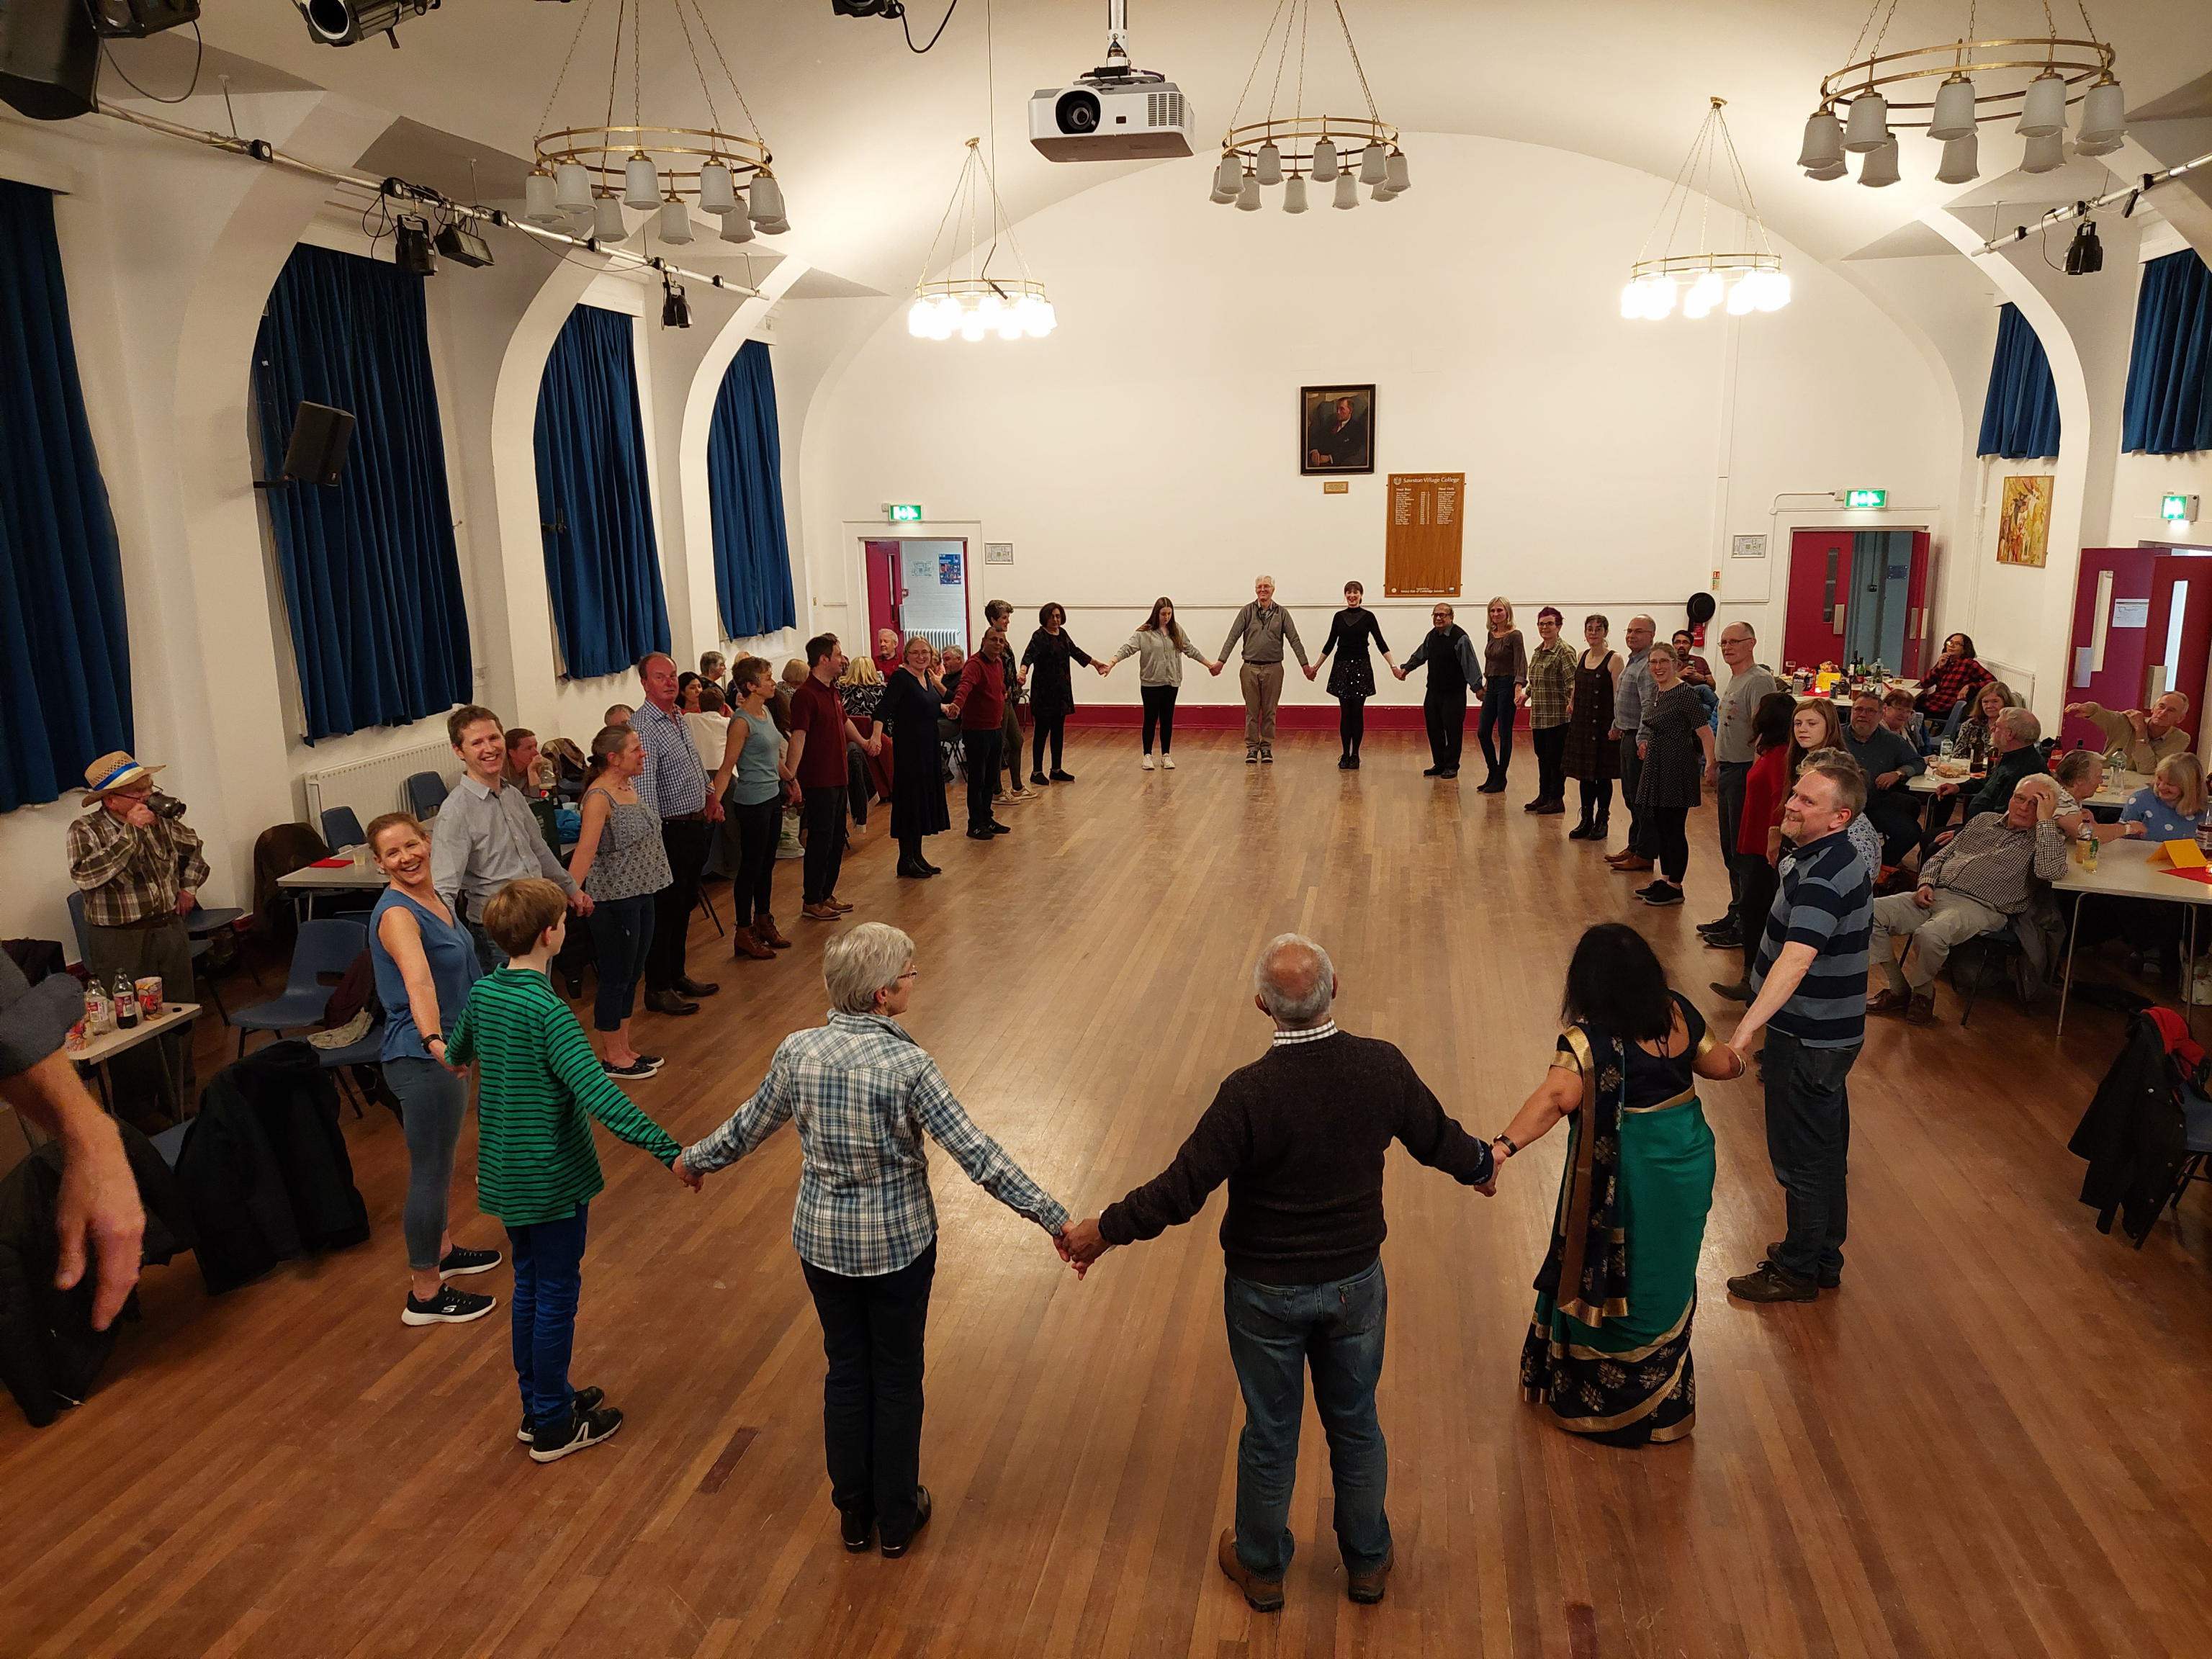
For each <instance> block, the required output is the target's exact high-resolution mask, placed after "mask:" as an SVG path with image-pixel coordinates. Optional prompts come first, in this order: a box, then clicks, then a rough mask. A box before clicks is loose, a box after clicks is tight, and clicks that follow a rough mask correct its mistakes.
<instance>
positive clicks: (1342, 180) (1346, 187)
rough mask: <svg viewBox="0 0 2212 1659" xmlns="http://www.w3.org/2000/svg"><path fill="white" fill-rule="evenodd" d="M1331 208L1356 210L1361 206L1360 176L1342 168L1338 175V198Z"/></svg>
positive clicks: (1331, 204)
mask: <svg viewBox="0 0 2212 1659" xmlns="http://www.w3.org/2000/svg"><path fill="white" fill-rule="evenodd" d="M1329 205H1330V206H1331V207H1340V208H1356V207H1358V205H1359V175H1358V174H1357V173H1353V172H1352V171H1351V170H1350V169H1349V168H1340V169H1339V170H1338V172H1337V175H1336V197H1335V199H1334V201H1332V202H1331V203H1330V204H1329Z"/></svg>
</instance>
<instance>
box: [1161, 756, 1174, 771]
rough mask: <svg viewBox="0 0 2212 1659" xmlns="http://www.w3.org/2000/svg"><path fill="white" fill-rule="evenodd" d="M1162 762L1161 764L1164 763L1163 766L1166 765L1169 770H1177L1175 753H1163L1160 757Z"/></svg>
mask: <svg viewBox="0 0 2212 1659" xmlns="http://www.w3.org/2000/svg"><path fill="white" fill-rule="evenodd" d="M1160 764H1161V765H1163V766H1164V767H1166V768H1167V769H1168V770H1169V771H1170V772H1172V771H1174V770H1175V757H1174V756H1173V755H1163V756H1161V757H1160Z"/></svg>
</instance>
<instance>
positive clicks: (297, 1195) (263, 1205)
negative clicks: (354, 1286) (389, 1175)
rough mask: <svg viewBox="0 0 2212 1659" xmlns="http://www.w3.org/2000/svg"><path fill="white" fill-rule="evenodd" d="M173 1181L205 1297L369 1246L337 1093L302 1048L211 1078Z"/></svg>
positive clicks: (292, 1046) (287, 1047)
mask: <svg viewBox="0 0 2212 1659" xmlns="http://www.w3.org/2000/svg"><path fill="white" fill-rule="evenodd" d="M177 1181H178V1183H179V1185H180V1186H181V1187H182V1188H183V1189H184V1194H185V1203H186V1204H187V1205H189V1206H191V1213H192V1219H193V1221H194V1223H195V1224H196V1225H197V1228H198V1231H199V1240H200V1242H199V1259H200V1276H201V1277H202V1278H204V1279H206V1281H207V1287H208V1291H209V1292H210V1294H216V1293H219V1292H221V1291H228V1290H230V1289H233V1288H234V1287H235V1286H237V1285H243V1284H245V1283H246V1281H247V1280H248V1279H257V1278H258V1277H259V1276H260V1275H261V1274H263V1273H267V1272H268V1271H269V1269H270V1268H271V1267H275V1266H276V1263H278V1262H279V1261H289V1260H291V1259H292V1258H293V1257H295V1256H299V1255H306V1254H307V1252H308V1251H310V1250H333V1249H343V1248H344V1247H345V1246H347V1245H349V1244H358V1243H361V1242H362V1240H363V1239H365V1238H367V1237H368V1206H367V1205H366V1204H364V1203H363V1202H362V1196H361V1193H360V1191H359V1189H358V1188H356V1187H355V1186H354V1184H353V1160H352V1159H351V1158H349V1157H348V1156H347V1154H346V1144H345V1136H344V1134H343V1133H342V1132H341V1131H340V1130H339V1127H338V1097H337V1088H336V1087H335V1085H333V1084H332V1083H331V1074H330V1073H328V1072H326V1071H325V1070H324V1069H323V1066H322V1061H321V1060H320V1058H319V1055H318V1054H317V1052H316V1050H315V1049H314V1048H313V1046H312V1045H310V1044H308V1043H305V1042H297V1041H294V1042H272V1043H270V1045H269V1046H268V1047H267V1048H257V1049H255V1050H254V1051H253V1052H252V1054H248V1055H247V1056H246V1058H245V1059H243V1060H239V1061H236V1062H235V1063H234V1064H232V1065H229V1066H224V1067H223V1068H222V1071H220V1072H218V1073H216V1078H215V1080H214V1081H213V1082H212V1083H210V1084H209V1085H208V1086H207V1087H206V1089H205V1090H204V1091H202V1092H201V1095H200V1111H199V1115H198V1116H197V1117H196V1118H194V1119H193V1120H192V1121H191V1128H190V1129H189V1130H188V1131H187V1132H186V1133H185V1143H184V1148H183V1150H182V1151H181V1152H179V1154H178V1157H177Z"/></svg>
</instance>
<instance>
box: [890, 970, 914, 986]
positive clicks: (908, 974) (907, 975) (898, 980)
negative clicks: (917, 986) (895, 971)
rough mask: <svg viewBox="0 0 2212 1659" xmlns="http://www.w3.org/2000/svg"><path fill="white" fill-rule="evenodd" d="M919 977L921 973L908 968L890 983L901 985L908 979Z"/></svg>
mask: <svg viewBox="0 0 2212 1659" xmlns="http://www.w3.org/2000/svg"><path fill="white" fill-rule="evenodd" d="M920 978H921V975H920V974H919V973H917V972H915V969H911V968H909V969H907V970H906V972H904V973H902V974H901V975H899V976H898V977H897V978H896V979H895V980H893V981H891V983H892V984H894V985H903V984H905V983H906V982H907V981H908V980H910V979H920Z"/></svg>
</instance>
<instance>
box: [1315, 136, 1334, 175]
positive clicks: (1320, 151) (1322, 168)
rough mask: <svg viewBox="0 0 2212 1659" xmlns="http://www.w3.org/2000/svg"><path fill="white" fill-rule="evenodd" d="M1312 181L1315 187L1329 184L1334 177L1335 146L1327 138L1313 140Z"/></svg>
mask: <svg viewBox="0 0 2212 1659" xmlns="http://www.w3.org/2000/svg"><path fill="white" fill-rule="evenodd" d="M1312 172H1313V181H1314V183H1316V184H1317V185H1325V184H1328V183H1329V182H1330V181H1331V180H1332V179H1334V178H1335V177H1336V146H1335V144H1334V143H1332V142H1331V141H1329V140H1328V139H1327V138H1316V139H1315V140H1314V149H1313V168H1312Z"/></svg>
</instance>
